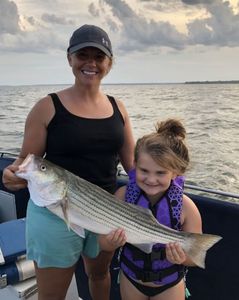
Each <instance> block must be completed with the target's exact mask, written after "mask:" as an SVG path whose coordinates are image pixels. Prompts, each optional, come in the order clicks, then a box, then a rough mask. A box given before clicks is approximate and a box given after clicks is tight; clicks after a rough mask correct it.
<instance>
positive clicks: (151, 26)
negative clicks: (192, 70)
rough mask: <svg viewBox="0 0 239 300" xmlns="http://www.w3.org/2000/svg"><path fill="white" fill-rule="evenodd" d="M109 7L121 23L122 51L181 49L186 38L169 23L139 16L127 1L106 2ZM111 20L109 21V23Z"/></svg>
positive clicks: (105, 0) (113, 15) (107, 0)
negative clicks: (154, 48) (158, 48)
mask: <svg viewBox="0 0 239 300" xmlns="http://www.w3.org/2000/svg"><path fill="white" fill-rule="evenodd" d="M102 2H105V3H106V4H107V5H109V7H110V9H111V12H112V17H113V18H117V20H118V21H119V22H120V26H119V28H120V32H119V34H120V44H119V45H118V47H119V49H121V50H122V51H133V50H137V51H140V50H145V49H147V48H151V47H160V46H161V47H163V46H166V47H171V48H175V49H181V48H182V47H183V45H184V43H185V36H184V35H183V34H182V33H180V32H179V31H178V30H177V29H176V27H175V26H174V25H173V24H170V23H169V22H163V21H160V22H156V21H154V20H153V19H150V20H147V19H146V18H145V17H144V16H143V15H140V14H137V13H136V12H135V11H134V10H133V9H132V8H131V7H130V6H129V5H128V4H127V3H126V2H125V1H122V0H104V1H102ZM109 20H110V18H108V19H107V22H109Z"/></svg>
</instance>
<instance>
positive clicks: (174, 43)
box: [0, 0, 239, 85]
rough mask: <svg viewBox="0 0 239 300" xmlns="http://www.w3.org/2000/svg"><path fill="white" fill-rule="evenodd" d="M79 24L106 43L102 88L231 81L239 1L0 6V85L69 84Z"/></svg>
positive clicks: (43, 0) (237, 50)
mask: <svg viewBox="0 0 239 300" xmlns="http://www.w3.org/2000/svg"><path fill="white" fill-rule="evenodd" d="M83 24H94V25H97V26H100V27H102V28H103V29H104V30H105V31H107V33H108V35H109V37H110V39H111V42H112V45H113V52H114V64H113V68H112V70H111V72H110V73H109V74H108V75H107V77H106V78H105V79H104V81H103V82H104V83H111V84H113V83H117V84H120V83H174V82H185V81H206V80H208V81H214V80H239V0H229V1H224V0H67V1H65V0H12V1H10V0H0V41H1V42H0V85H31V84H71V83H73V82H74V78H73V75H72V72H71V69H70V67H69V65H68V62H67V58H66V49H67V47H68V43H69V39H70V36H71V34H72V32H73V31H74V30H75V29H77V28H78V27H80V26H81V25H83Z"/></svg>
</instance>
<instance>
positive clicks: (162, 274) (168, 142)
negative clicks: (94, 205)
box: [116, 119, 202, 300]
mask: <svg viewBox="0 0 239 300" xmlns="http://www.w3.org/2000/svg"><path fill="white" fill-rule="evenodd" d="M156 129H157V131H156V132H155V133H152V134H149V135H145V136H143V137H142V138H140V139H139V140H138V141H137V144H136V148H135V169H134V170H132V171H131V172H130V173H129V182H128V185H127V187H125V186H124V187H121V188H120V189H118V191H117V192H116V196H117V197H118V198H120V199H122V200H123V199H124V200H125V201H127V202H130V203H134V204H135V205H140V206H142V207H146V208H149V209H150V210H151V211H152V212H153V214H154V216H155V218H157V220H158V221H159V222H160V223H162V224H164V225H166V226H168V227H171V228H174V229H176V230H183V231H189V232H195V233H202V223H201V216H200V213H199V211H198V209H197V208H196V206H195V204H194V203H193V201H192V200H191V199H190V198H188V197H187V196H186V195H184V194H183V185H184V177H183V176H182V175H183V174H184V173H185V171H186V169H187V167H188V165H189V154H188V149H187V147H186V145H185V143H184V139H185V135H186V131H185V128H184V127H183V125H182V124H181V122H180V121H178V120H174V119H169V120H166V121H165V122H161V123H158V124H157V128H156ZM120 263H121V273H120V290H121V296H122V300H131V299H134V300H146V299H147V300H148V299H154V300H169V299H170V300H184V299H185V283H184V266H192V265H194V263H193V262H192V261H191V260H190V259H189V257H187V255H186V254H185V252H184V251H183V249H182V248H181V246H179V244H177V243H169V244H167V245H162V244H155V245H154V246H153V251H152V252H151V253H150V254H146V253H144V252H142V251H141V250H139V249H138V248H137V247H135V246H133V245H131V244H128V243H127V244H125V246H124V247H123V249H122V252H121V262H120Z"/></svg>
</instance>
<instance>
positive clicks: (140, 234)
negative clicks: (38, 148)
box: [16, 154, 221, 268]
mask: <svg viewBox="0 0 239 300" xmlns="http://www.w3.org/2000/svg"><path fill="white" fill-rule="evenodd" d="M16 175H17V176H18V177H21V178H24V179H26V180H27V181H28V189H29V192H30V196H31V199H32V200H33V202H34V203H35V204H36V205H38V206H44V207H47V208H48V209H49V210H50V211H52V212H53V213H55V214H56V215H58V216H59V217H60V218H62V219H64V220H65V221H66V223H67V224H68V226H69V227H70V228H72V230H74V231H75V232H77V233H79V234H80V235H82V236H83V234H84V230H82V228H84V229H88V230H90V231H92V232H95V233H98V234H108V233H109V232H110V231H112V230H115V229H118V228H123V229H124V230H125V234H126V237H127V242H129V243H131V244H134V245H135V246H137V247H138V248H140V249H141V250H143V251H144V252H146V253H150V252H151V251H152V246H153V245H154V244H155V243H162V244H167V243H169V242H178V243H179V244H180V245H181V247H182V248H183V249H184V251H185V252H186V254H187V255H188V256H189V257H190V258H191V260H192V261H193V262H194V263H195V264H196V265H198V266H199V267H202V268H205V256H206V251H207V250H208V249H209V248H211V247H212V246H213V245H214V244H215V243H217V242H218V241H219V240H220V239H221V237H220V236H217V235H211V234H198V233H189V232H182V231H177V230H174V229H171V228H169V227H167V226H164V225H162V224H160V223H159V222H158V221H157V220H156V219H155V218H154V216H153V214H152V212H151V211H150V210H149V209H146V208H142V207H139V206H137V205H134V204H129V203H126V202H123V201H121V200H119V199H117V198H116V197H115V196H114V195H111V194H110V193H108V192H106V191H105V190H103V189H101V188H100V187H98V186H96V185H94V184H92V183H90V182H88V181H86V180H84V179H82V178H80V177H78V176H76V175H74V174H72V173H70V172H69V171H67V170H65V169H63V168H61V167H59V166H57V165H55V164H53V163H51V162H49V161H47V160H45V159H43V158H42V157H37V156H35V155H33V154H29V155H28V156H27V157H26V159H25V160H24V161H23V162H22V164H21V165H20V166H19V169H18V171H17V172H16Z"/></svg>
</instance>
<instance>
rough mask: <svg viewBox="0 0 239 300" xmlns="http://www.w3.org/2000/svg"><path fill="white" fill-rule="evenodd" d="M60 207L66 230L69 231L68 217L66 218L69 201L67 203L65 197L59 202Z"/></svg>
mask: <svg viewBox="0 0 239 300" xmlns="http://www.w3.org/2000/svg"><path fill="white" fill-rule="evenodd" d="M60 206H61V209H62V212H63V217H64V221H65V222H66V225H67V228H68V230H70V222H69V217H68V208H69V201H68V198H67V196H65V197H64V198H63V199H62V200H61V202H60Z"/></svg>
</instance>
